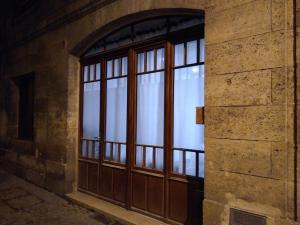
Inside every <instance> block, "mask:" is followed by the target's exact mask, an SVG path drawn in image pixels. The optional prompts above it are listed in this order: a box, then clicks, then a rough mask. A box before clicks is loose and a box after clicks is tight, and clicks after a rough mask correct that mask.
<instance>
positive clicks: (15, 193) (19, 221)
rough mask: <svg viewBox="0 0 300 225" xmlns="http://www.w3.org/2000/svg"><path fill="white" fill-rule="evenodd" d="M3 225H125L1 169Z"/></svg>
mask: <svg viewBox="0 0 300 225" xmlns="http://www.w3.org/2000/svg"><path fill="white" fill-rule="evenodd" d="M0 225H122V224H121V223H119V222H117V221H114V220H113V219H111V218H108V217H106V216H104V215H102V214H99V213H96V212H93V211H89V210H87V209H85V208H82V207H80V206H77V205H74V204H72V203H70V202H68V201H66V200H65V199H63V198H61V197H59V196H57V195H55V194H54V193H51V192H48V191H46V190H44V189H42V188H39V187H37V186H35V185H33V184H30V183H28V182H26V181H24V180H22V179H20V178H18V177H16V176H13V175H10V174H8V173H6V172H4V171H2V170H0Z"/></svg>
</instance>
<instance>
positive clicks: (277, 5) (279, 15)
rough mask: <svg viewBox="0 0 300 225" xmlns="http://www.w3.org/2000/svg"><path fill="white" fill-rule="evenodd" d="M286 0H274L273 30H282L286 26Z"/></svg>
mask: <svg viewBox="0 0 300 225" xmlns="http://www.w3.org/2000/svg"><path fill="white" fill-rule="evenodd" d="M285 8H286V1H285V0H272V30H273V31H275V30H281V29H284V26H285V15H286V14H285Z"/></svg>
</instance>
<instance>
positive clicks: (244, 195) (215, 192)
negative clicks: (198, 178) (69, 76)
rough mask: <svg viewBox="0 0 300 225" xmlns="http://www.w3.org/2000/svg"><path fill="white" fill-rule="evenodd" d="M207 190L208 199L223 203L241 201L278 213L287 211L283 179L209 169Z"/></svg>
mask: <svg viewBox="0 0 300 225" xmlns="http://www.w3.org/2000/svg"><path fill="white" fill-rule="evenodd" d="M205 190H206V191H205V198H206V199H209V200H213V201H216V202H218V203H221V204H226V205H236V203H237V202H239V201H240V202H244V203H245V205H247V204H251V203H252V204H253V205H254V207H255V206H256V207H255V208H257V207H260V208H262V209H264V210H265V209H267V208H272V209H273V210H272V211H277V214H278V215H280V214H281V213H283V212H284V211H285V206H286V205H285V182H284V181H281V180H276V179H266V178H263V177H257V176H252V175H251V176H250V175H243V174H238V173H230V172H223V171H216V170H209V171H206V180H205ZM275 196H276V197H275ZM260 211H261V209H260Z"/></svg>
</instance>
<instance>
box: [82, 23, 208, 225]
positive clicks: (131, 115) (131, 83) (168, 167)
mask: <svg viewBox="0 0 300 225" xmlns="http://www.w3.org/2000/svg"><path fill="white" fill-rule="evenodd" d="M197 28H199V27H197ZM189 30H190V35H186V32H183V31H182V30H181V31H179V32H175V33H172V35H166V36H161V37H158V38H151V39H149V40H146V41H142V42H140V43H135V44H132V45H128V46H125V47H121V48H118V49H115V50H111V51H105V52H103V53H101V54H97V55H95V56H92V57H85V58H82V59H81V60H80V61H81V69H80V74H81V75H80V129H79V134H80V140H81V138H82V134H83V128H82V126H83V85H84V82H83V76H84V69H83V68H84V66H85V65H91V64H95V65H96V63H99V62H100V63H101V79H100V85H101V92H100V99H101V100H100V112H99V113H100V118H99V122H100V126H99V129H100V137H101V139H100V141H99V160H98V169H99V172H98V178H97V179H99V180H98V182H97V183H98V187H97V188H98V189H97V190H98V191H97V194H96V196H97V197H100V198H103V199H104V200H108V201H110V202H113V203H116V204H120V203H119V202H116V201H115V200H112V199H108V198H107V197H104V196H101V194H100V190H99V189H100V187H99V182H100V176H99V174H100V173H101V168H102V166H103V159H104V148H105V146H104V137H105V121H106V116H105V114H106V79H105V74H106V59H107V58H109V57H113V56H117V57H120V55H119V54H120V53H122V54H124V52H127V56H128V61H127V62H128V74H127V82H128V86H127V138H126V141H127V143H126V144H127V148H126V165H125V170H126V173H127V178H126V180H127V185H126V188H127V190H126V198H125V204H121V205H122V206H124V207H126V208H127V209H132V185H133V184H132V171H133V170H135V168H134V164H135V163H134V162H135V153H134V152H135V146H136V121H137V120H136V119H137V116H136V107H137V106H136V97H137V82H136V80H137V75H136V62H137V60H136V53H137V50H138V49H142V48H145V47H148V46H155V45H156V44H157V43H160V44H162V43H163V44H164V49H165V68H164V70H165V74H164V77H165V87H164V92H165V93H164V101H165V109H164V170H163V173H162V174H163V175H164V213H163V218H160V217H158V218H159V219H162V220H164V221H166V222H172V223H176V221H173V220H170V219H169V204H170V203H169V180H170V179H173V178H174V177H177V179H180V180H182V181H183V182H184V180H185V181H188V179H185V178H184V177H183V176H176V175H174V174H173V173H172V172H171V171H172V169H173V168H172V162H171V161H172V156H171V154H172V149H173V148H172V145H173V107H174V102H173V92H174V90H173V88H174V81H173V73H174V69H173V58H174V50H173V47H174V41H176V42H183V41H187V40H189V39H190V38H192V39H200V38H201V37H202V36H203V30H201V28H199V31H197V30H196V28H193V29H189ZM183 34H184V35H183ZM195 35H196V36H195ZM95 68H96V66H95ZM167 118H168V119H167ZM81 146H82V145H81V141H79V146H78V149H79V151H78V161H80V160H82V157H81V155H80V152H81V148H82V147H81ZM87 162H89V160H88V161H87ZM115 166H117V165H115ZM87 168H88V167H87ZM146 172H151V173H152V172H153V171H147V170H146ZM87 173H88V171H87ZM154 173H155V172H154ZM87 177H88V176H87ZM87 179H88V178H87ZM78 180H79V178H78ZM87 184H88V180H87ZM79 190H80V191H84V192H88V193H89V194H93V195H95V194H94V193H91V192H89V191H86V190H83V189H81V188H79ZM146 214H147V213H146ZM148 215H150V216H154V217H155V215H152V214H151V213H149V214H148Z"/></svg>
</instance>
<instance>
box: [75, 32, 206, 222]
mask: <svg viewBox="0 0 300 225" xmlns="http://www.w3.org/2000/svg"><path fill="white" fill-rule="evenodd" d="M193 31H194V30H193ZM186 33H188V32H186ZM186 33H184V34H186ZM182 34H183V33H182V32H181V34H179V35H178V36H172V38H170V37H171V36H170V37H163V38H161V39H158V40H151V41H147V42H145V43H142V44H137V45H134V44H132V45H130V46H128V47H126V48H122V49H119V50H116V51H108V52H105V53H103V54H102V55H99V56H97V57H94V58H92V59H89V60H88V61H87V62H84V64H83V66H82V78H81V86H82V87H81V102H82V106H81V142H80V153H79V183H78V189H79V190H80V191H84V192H87V193H90V194H93V195H96V196H98V197H99V198H103V199H105V200H108V201H111V202H113V203H116V204H119V205H122V206H124V207H126V208H128V209H131V210H135V211H138V212H141V213H144V214H147V215H150V216H153V217H155V218H158V219H161V220H163V221H166V222H170V223H174V224H190V225H199V224H202V201H203V199H204V124H196V108H197V107H204V49H203V46H204V40H203V39H202V38H201V37H202V36H201V35H202V33H201V34H200V35H199V34H198V33H197V35H195V34H194V33H193V32H191V35H182Z"/></svg>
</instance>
